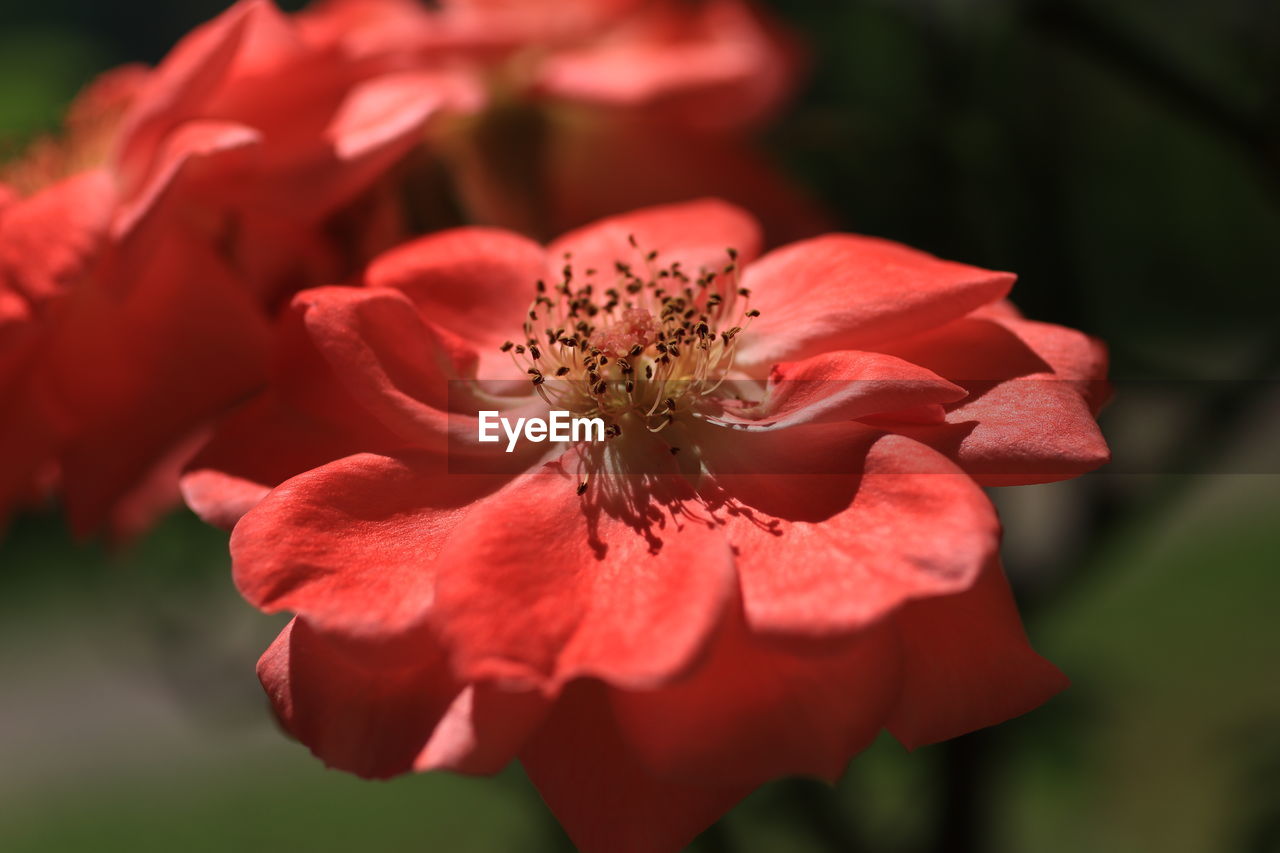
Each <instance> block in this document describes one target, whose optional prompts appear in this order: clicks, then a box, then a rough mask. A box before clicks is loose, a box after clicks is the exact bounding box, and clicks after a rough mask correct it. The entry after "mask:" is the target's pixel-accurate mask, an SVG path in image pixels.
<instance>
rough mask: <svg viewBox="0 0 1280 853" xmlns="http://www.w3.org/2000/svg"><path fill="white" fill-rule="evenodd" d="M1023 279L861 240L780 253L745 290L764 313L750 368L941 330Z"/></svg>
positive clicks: (750, 340) (759, 267) (756, 269)
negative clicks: (1015, 278) (1014, 281)
mask: <svg viewBox="0 0 1280 853" xmlns="http://www.w3.org/2000/svg"><path fill="white" fill-rule="evenodd" d="M1013 280H1014V277H1013V276H1012V275H1010V274H1008V273H1000V272H990V271H988V270H982V269H978V268H976V267H970V266H965V265H964V264H957V263H952V262H950V261H944V260H940V259H938V258H935V257H933V256H932V255H927V254H925V253H924V252H918V251H916V250H915V249H911V248H908V247H906V246H902V245H900V244H898V243H891V242H889V241H887V240H880V239H877V238H874V237H860V236H857V235H853V234H830V235H827V236H825V237H817V238H815V239H812V240H806V241H803V242H800V243H794V244H792V245H790V246H786V247H784V248H782V249H778V250H776V251H774V252H771V253H770V254H769V255H768V256H766V257H764V258H761V259H760V260H759V261H758V262H756V263H755V264H752V265H751V266H749V267H748V268H747V270H746V274H745V275H744V277H743V282H742V283H743V285H744V286H745V287H747V288H748V289H749V290H750V291H751V306H752V307H753V308H756V309H759V311H760V312H761V316H760V317H759V318H758V319H757V320H756V321H755V322H754V323H753V324H752V326H751V328H750V330H749V331H748V332H747V333H744V335H743V337H742V342H741V344H740V346H739V350H738V362H739V363H740V364H742V365H744V366H745V365H751V364H755V365H761V366H768V365H771V364H774V363H776V362H779V361H784V360H794V359H801V358H807V357H808V356H811V355H815V354H818V353H821V352H826V351H829V350H842V349H876V348H877V346H876V345H878V344H882V343H884V342H886V341H892V340H894V339H895V338H900V337H902V336H905V335H910V334H914V333H917V332H922V331H925V330H928V329H931V328H934V327H936V326H941V325H943V324H944V323H947V322H949V321H951V320H954V319H956V318H958V317H962V316H964V315H965V314H967V313H969V312H970V311H972V310H974V309H975V308H977V307H979V306H981V305H985V304H986V303H988V302H993V301H995V300H997V299H1000V298H1001V297H1003V296H1004V295H1005V294H1006V293H1008V292H1009V288H1010V287H1011V286H1012V285H1013Z"/></svg>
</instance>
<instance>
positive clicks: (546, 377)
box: [502, 238, 760, 454]
mask: <svg viewBox="0 0 1280 853" xmlns="http://www.w3.org/2000/svg"><path fill="white" fill-rule="evenodd" d="M629 242H630V243H631V247H632V249H633V250H634V251H633V256H632V258H629V259H622V258H620V259H618V260H617V261H615V263H614V264H613V267H612V268H610V269H608V270H605V271H602V270H600V269H597V268H585V269H577V268H576V267H575V266H574V262H573V258H572V256H569V255H566V256H565V258H564V264H563V267H562V269H561V278H560V280H559V281H556V282H552V281H539V282H536V283H535V284H534V285H533V287H532V290H533V301H532V303H531V304H530V306H529V310H528V312H527V314H526V317H527V319H526V320H525V322H524V326H523V329H522V334H521V336H520V338H518V339H517V341H522V343H519V342H509V343H507V344H504V345H503V347H502V350H503V351H504V352H507V353H508V354H510V355H511V357H512V359H513V360H514V361H515V364H516V366H517V367H519V368H520V370H521V371H522V372H525V373H526V374H527V375H528V376H529V377H530V381H531V382H532V384H533V387H534V390H535V391H537V393H538V394H540V395H541V396H542V397H543V398H544V399H545V400H546V401H547V403H548V404H550V405H551V406H552V407H553V408H557V409H564V410H567V411H570V412H573V413H574V414H575V415H578V416H581V417H591V418H594V417H599V418H602V419H604V421H605V423H606V425H607V426H606V435H607V436H608V437H609V438H610V439H618V438H620V437H621V436H622V435H624V424H625V425H629V426H627V430H626V432H629V431H630V430H631V429H632V428H636V429H642V430H647V431H648V432H650V433H657V432H661V431H663V430H665V429H667V428H668V427H670V426H671V424H673V423H675V422H677V421H679V420H681V419H684V418H693V417H697V416H698V412H699V410H700V407H699V406H698V405H697V403H698V400H699V398H701V397H705V396H707V395H709V394H711V393H712V392H714V391H715V390H716V389H717V388H718V387H719V386H720V385H721V384H722V383H723V382H724V381H725V379H726V378H727V377H728V376H729V374H730V372H731V371H732V369H733V363H734V357H735V354H736V351H737V347H738V342H739V339H740V336H741V334H742V333H743V332H745V331H746V329H747V327H748V326H750V324H751V321H752V320H753V319H754V318H755V317H758V316H759V314H760V312H759V311H757V310H755V309H753V308H751V307H750V304H749V302H750V293H749V291H747V290H746V289H745V288H743V287H741V285H740V282H739V278H740V275H739V263H738V253H737V252H736V251H734V250H733V249H729V250H727V251H726V253H725V261H724V263H723V264H722V265H720V266H710V267H704V268H702V269H700V270H698V271H696V272H695V271H692V270H687V269H685V268H684V267H683V266H682V264H681V263H680V262H678V261H675V262H671V263H664V262H663V261H662V256H661V253H660V251H659V250H656V249H652V248H647V247H642V246H640V245H639V243H638V242H637V241H636V240H635V239H634V238H630V239H629ZM535 361H536V362H537V363H536V364H534V362H535ZM671 452H672V453H673V454H674V453H677V452H678V449H676V448H673V449H672V451H671Z"/></svg>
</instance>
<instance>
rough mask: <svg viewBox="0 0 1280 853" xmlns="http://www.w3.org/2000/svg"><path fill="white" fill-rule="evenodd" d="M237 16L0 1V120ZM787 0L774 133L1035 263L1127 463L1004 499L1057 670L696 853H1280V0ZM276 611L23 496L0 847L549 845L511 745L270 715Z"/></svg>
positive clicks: (177, 556) (875, 213) (552, 834)
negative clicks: (789, 90) (942, 735)
mask: <svg viewBox="0 0 1280 853" xmlns="http://www.w3.org/2000/svg"><path fill="white" fill-rule="evenodd" d="M225 5H226V4H225V3H222V2H216V0H199V2H185V3H174V2H161V0H150V2H138V0H132V1H131V2H116V3H103V2H89V0H78V1H77V2H73V0H44V2H39V3H20V4H19V3H15V2H13V0H0V145H5V144H7V145H9V146H10V148H11V150H12V149H15V148H17V147H18V146H20V145H21V143H22V142H23V141H24V140H26V139H29V138H30V137H31V136H32V135H33V134H35V133H38V132H41V131H46V130H51V129H54V128H55V127H56V125H57V122H58V119H59V116H60V114H61V111H62V110H63V109H64V108H65V105H66V104H67V102H68V101H69V99H70V98H71V97H72V96H73V95H74V93H75V92H76V90H77V89H78V88H79V87H80V86H81V85H83V84H84V83H85V82H87V81H88V79H90V77H91V76H92V75H93V74H94V73H96V72H98V71H100V70H103V69H105V68H108V67H110V66H112V65H114V64H117V63H120V62H124V61H137V60H142V61H148V62H154V61H156V60H158V59H159V58H160V57H161V56H163V54H164V52H165V51H166V50H167V49H168V48H169V47H170V46H171V45H172V44H173V42H174V41H176V40H177V39H178V38H179V37H180V36H181V35H182V34H183V33H184V32H186V31H187V30H188V29H189V28H190V27H191V26H192V25H194V24H195V23H197V22H199V21H202V20H204V19H207V18H208V17H210V16H212V15H214V14H216V13H217V12H219V11H221V9H222V8H224V7H225ZM297 5H298V4H296V3H290V4H286V6H287V7H293V8H296V6H297ZM768 5H770V6H771V7H773V8H774V9H775V10H776V12H777V13H778V14H779V15H781V16H782V17H784V18H785V19H787V20H789V21H790V22H791V23H792V24H793V25H794V26H795V27H796V28H798V29H799V30H800V31H801V32H802V33H803V34H804V35H805V37H806V38H807V39H808V40H809V41H810V43H811V44H812V46H813V49H814V53H815V63H814V68H813V73H812V76H811V80H810V83H809V85H808V87H807V88H806V90H805V92H804V94H803V96H802V97H801V98H800V99H799V100H798V101H797V103H796V105H795V106H794V108H793V109H792V110H790V111H789V112H788V113H787V114H786V115H785V116H784V117H783V118H782V119H781V120H780V121H779V122H778V124H777V126H776V127H775V128H774V129H773V130H772V131H771V132H770V133H769V135H768V136H767V138H766V139H765V140H764V141H765V143H766V144H767V145H768V146H769V147H770V148H771V149H773V150H774V151H775V152H776V154H777V155H778V156H779V157H780V158H781V159H782V160H783V161H784V162H785V163H787V164H788V166H789V167H790V168H791V169H792V171H793V172H794V173H795V175H796V176H797V177H798V178H799V179H800V180H802V181H804V182H805V183H806V184H807V185H809V186H810V187H811V188H812V190H813V191H814V192H815V193H816V194H818V195H819V196H820V197H821V198H822V199H824V200H825V201H826V202H827V203H828V204H829V205H830V206H831V207H832V208H833V209H834V210H835V211H836V212H837V213H838V215H839V217H840V219H841V221H842V225H843V226H844V227H846V228H848V229H850V230H858V231H863V232H866V233H873V234H879V235H884V236H888V237H892V238H894V239H898V240H902V241H904V242H907V243H911V244H914V245H917V246H920V247H922V248H925V249H928V250H930V251H933V252H936V253H938V254H941V255H944V256H947V257H953V258H956V259H959V260H964V261H967V262H970V263H974V264H978V265H982V266H987V267H993V268H1000V269H1011V270H1015V271H1017V272H1018V273H1019V274H1020V276H1021V278H1020V282H1019V284H1018V286H1017V287H1016V288H1015V291H1014V297H1015V300H1016V301H1017V303H1018V304H1019V305H1020V306H1021V307H1022V308H1023V310H1024V311H1026V313H1027V314H1029V315H1030V316H1031V317H1033V318H1035V319H1042V320H1047V321H1052V322H1059V323H1064V324H1067V325H1071V326H1075V327H1078V328H1081V329H1084V330H1086V331H1089V332H1091V333H1092V334H1095V335H1098V336H1100V337H1102V338H1104V339H1105V340H1106V341H1107V342H1108V344H1109V345H1110V346H1111V349H1112V354H1113V359H1114V363H1113V375H1114V376H1115V377H1117V378H1118V380H1119V381H1118V383H1117V385H1118V389H1119V395H1118V397H1117V401H1116V403H1115V404H1114V405H1113V406H1112V408H1111V409H1110V410H1109V411H1108V413H1107V414H1106V415H1105V417H1104V426H1105V428H1106V430H1107V432H1108V436H1109V437H1110V439H1111V440H1112V442H1113V445H1114V447H1115V451H1116V455H1117V464H1116V466H1115V468H1114V469H1113V473H1106V472H1101V473H1098V474H1094V475H1091V476H1089V477H1086V478H1084V479H1083V480H1080V481H1075V482H1071V483H1065V484H1057V485H1051V486H1040V487H1033V488H1023V489H1016V490H1012V491H1007V492H1003V493H998V494H996V496H995V497H996V498H997V500H998V501H999V503H1000V506H1001V511H1002V514H1003V517H1004V519H1005V522H1006V527H1007V532H1006V557H1007V565H1008V569H1009V572H1010V575H1011V576H1012V578H1013V580H1014V583H1015V586H1016V588H1017V590H1018V593H1019V598H1020V600H1021V601H1022V603H1023V605H1024V611H1025V612H1026V614H1027V621H1028V629H1029V631H1030V633H1031V636H1032V639H1033V641H1034V642H1035V644H1036V645H1037V647H1038V648H1039V649H1040V650H1041V651H1042V652H1043V653H1045V654H1046V655H1047V656H1048V657H1050V658H1051V659H1052V660H1054V661H1055V662H1057V663H1058V664H1059V665H1061V666H1062V667H1063V668H1064V669H1065V670H1066V671H1067V673H1068V675H1070V676H1071V677H1072V679H1073V681H1074V682H1075V684H1074V687H1073V688H1072V689H1071V690H1070V691H1068V692H1067V693H1065V694H1064V695H1062V696H1060V697H1058V698H1057V699H1054V700H1053V701H1052V702H1050V703H1049V704H1048V705H1047V706H1046V707H1044V708H1043V709H1041V710H1039V711H1037V712H1035V713H1033V714H1031V715H1029V716H1027V717H1025V718H1023V719H1020V720H1018V721H1015V722H1013V723H1010V724H1007V725H1004V726H1000V727H997V728H995V729H992V730H988V731H986V732H982V733H978V734H976V735H973V736H970V737H967V738H962V739H960V740H958V741H955V742H953V743H951V744H948V745H944V746H939V747H931V748H927V749H923V750H920V751H918V752H916V753H914V754H908V753H906V752H905V751H904V750H902V749H901V748H900V747H898V746H897V745H896V744H894V743H893V742H892V741H890V740H888V739H884V740H882V741H881V742H879V743H877V744H876V746H874V747H873V748H872V749H871V750H870V751H869V752H868V753H867V754H866V755H864V756H863V757H861V758H859V759H858V760H857V761H855V762H854V764H853V765H852V766H851V769H850V771H849V773H848V774H847V775H846V778H845V779H844V780H843V781H842V783H841V784H840V785H839V786H838V787H837V788H836V789H834V790H831V789H828V788H827V787H825V786H823V785H819V784H817V783H811V782H805V781H784V782H780V783H776V784H773V785H770V786H767V787H765V788H763V789H762V790H760V791H759V792H757V793H756V794H755V795H754V796H753V797H751V798H750V799H749V800H748V801H747V802H746V804H744V805H743V806H742V807H740V808H739V809H737V810H736V811H735V812H733V813H732V814H731V815H730V816H729V817H728V818H726V819H725V820H724V821H722V822H721V824H720V825H719V826H718V827H717V828H715V829H714V830H712V831H711V832H709V833H708V834H707V835H705V836H704V837H703V838H702V839H700V840H699V842H698V846H699V848H700V849H702V850H705V851H729V850H732V851H739V850H741V851H801V853H804V852H805V851H836V850H840V851H845V850H850V851H856V850H868V851H890V853H894V851H904V853H905V851H931V850H958V851H963V850H971V851H1036V853H1039V851H1048V853H1054V851H1063V853H1074V851H1080V850H1100V851H1147V850H1159V851H1162V853H1178V851H1187V853H1199V851H1205V853H1216V851H1242V853H1252V852H1253V851H1257V853H1270V851H1277V850H1280V667H1278V666H1277V662H1278V661H1280V628H1278V627H1277V626H1278V625H1280V524H1278V523H1277V522H1278V521H1280V509H1278V508H1280V477H1277V476H1275V475H1274V474H1268V473H1266V472H1276V471H1280V467H1278V465H1277V459H1278V454H1277V446H1276V445H1277V442H1276V440H1275V436H1276V435H1277V432H1278V431H1280V394H1277V393H1276V391H1277V388H1280V386H1277V385H1276V384H1275V383H1274V382H1268V381H1249V382H1238V381H1237V382H1226V381H1221V380H1228V379H1235V380H1275V379H1276V378H1277V377H1278V376H1280V364H1278V362H1280V352H1278V350H1280V345H1278V335H1277V329H1280V322H1278V321H1280V4H1277V3H1275V2H1271V0H1223V2H1210V0H1201V2H1192V1H1191V0H1130V2H1124V3H1105V2H1102V0H1059V2H1039V3H1037V2H1012V1H1011V0H991V2H978V0H840V2H831V0H775V2H772V3H770V4H768ZM3 150H4V148H0V151H3ZM1138 380H1143V381H1141V382H1139V381H1138ZM1151 380H1157V381H1154V382H1153V381H1151ZM1165 380H1178V381H1177V382H1165ZM1134 471H1142V472H1149V473H1143V474H1141V475H1140V474H1135V473H1131V472H1134ZM1117 472H1125V473H1117ZM1162 472H1163V473H1162ZM278 626H279V622H278V621H277V620H274V619H272V618H270V617H264V616H261V615H259V614H257V613H256V612H254V611H252V610H251V609H250V608H249V607H248V606H247V605H244V604H243V603H241V602H240V601H239V599H238V598H237V597H236V595H235V592H234V590H233V589H232V588H231V585H230V582H229V578H228V573H227V560H226V556H225V536H224V535H223V534H220V533H218V532H216V531H212V530H209V529H206V528H204V527H203V526H202V525H200V524H199V523H198V522H197V521H195V520H194V519H193V518H191V517H190V516H189V515H187V514H184V513H179V514H176V515H175V516H173V517H172V518H171V519H169V520H168V521H167V522H165V523H164V524H163V525H161V527H160V528H159V529H158V530H157V531H156V532H154V533H153V534H152V535H151V536H149V537H148V538H146V539H145V540H143V541H142V542H140V543H138V544H136V545H135V546H133V547H131V548H130V549H128V550H126V551H124V552H122V553H114V554H109V553H108V552H106V551H105V550H104V549H103V548H101V547H100V546H97V545H94V544H92V543H90V544H82V545H75V544H72V543H71V542H70V540H69V537H68V536H67V534H66V533H65V530H64V529H63V527H62V525H61V523H60V522H59V521H58V520H57V518H56V516H54V515H43V514H34V515H30V516H27V517H24V518H22V519H20V520H19V521H18V522H17V523H16V524H15V526H14V528H13V529H12V531H11V532H10V534H9V536H8V538H7V539H6V540H5V541H3V542H0V848H2V849H4V850H6V851H19V850H20V851H28V850H30V851H62V850H117V849H119V850H131V851H153V850H154V851H170V850H175V849H184V850H194V851H204V850H208V851H222V850H228V849H249V850H266V849H286V850H292V849H302V848H306V849H309V850H313V851H328V850H333V851H339V850H349V849H353V848H357V847H358V848H362V849H366V848H367V849H383V850H393V851H399V850H406V851H408V850H432V849H438V850H448V851H508V850H519V851H523V850H548V851H550V850H557V849H563V848H564V846H565V844H566V842H565V841H564V839H563V837H562V836H561V835H560V834H559V831H558V830H557V829H556V828H555V826H554V824H553V823H552V822H551V820H550V818H549V817H547V816H546V815H545V813H544V811H543V810H542V808H541V805H540V803H539V802H538V799H537V796H536V794H535V793H534V792H533V790H532V788H531V787H530V786H529V784H528V783H527V782H526V781H525V780H524V778H523V776H521V774H520V773H519V770H518V768H517V769H513V770H511V771H509V772H507V773H506V774H504V775H503V776H501V777H500V778H499V779H498V780H472V779H462V778H457V777H451V776H443V775H442V776H430V777H415V778H408V779H402V780H398V781H395V782H391V783H365V782H360V781H358V780H356V779H354V778H350V777H347V776H344V775H341V774H338V773H335V772H331V771H326V770H324V769H323V768H322V766H321V765H320V763H319V762H318V761H316V760H314V759H312V758H311V757H310V756H309V755H308V754H307V753H306V751H305V749H303V748H302V747H299V746H297V745H295V744H291V743H289V742H287V741H285V740H284V739H283V738H282V737H281V736H280V735H279V734H278V733H277V732H276V731H274V729H273V728H272V725H271V723H270V721H269V715H268V713H267V709H266V704H265V701H264V700H263V699H262V698H261V696H260V692H259V689H258V687H257V684H256V682H255V680H254V678H253V675H252V666H253V662H254V660H256V657H257V655H258V653H259V652H260V650H261V649H262V648H264V647H265V645H266V643H267V642H268V641H269V639H270V637H271V636H272V635H273V632H274V630H275V629H276V628H277V627H278Z"/></svg>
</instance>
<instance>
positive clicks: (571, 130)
mask: <svg viewBox="0 0 1280 853" xmlns="http://www.w3.org/2000/svg"><path fill="white" fill-rule="evenodd" d="M585 119H586V116H584V117H583V120H579V121H576V122H573V123H571V124H570V123H565V124H564V125H563V126H562V125H556V124H553V125H551V126H550V128H549V131H550V132H549V136H548V138H547V142H546V158H547V159H546V175H545V177H543V179H542V183H541V186H542V189H541V191H540V195H539V198H540V200H541V202H542V204H544V205H549V207H550V213H549V216H550V218H551V221H552V225H553V229H554V230H557V231H558V230H563V229H565V228H570V227H577V226H579V225H582V224H584V223H589V222H592V221H594V220H597V219H599V218H601V217H604V216H609V215H611V214H613V213H616V212H617V211H619V210H634V209H635V208H637V207H640V206H642V205H652V204H664V203H670V202H677V201H683V200H685V199H696V198H700V197H706V196H714V197H715V198H720V199H724V200H725V201H727V202H729V203H730V204H733V205H737V206H740V207H742V208H743V209H745V210H749V211H752V213H753V214H754V215H755V216H757V217H759V219H760V222H761V223H762V224H763V226H764V237H765V243H766V244H767V245H768V246H776V245H779V244H781V243H785V242H787V241H790V240H796V239H800V238H805V237H812V236H813V235H814V234H821V233H823V232H825V231H829V230H831V227H832V221H831V217H830V215H829V214H828V213H827V212H826V211H824V210H822V208H821V207H820V206H819V205H818V204H817V203H816V202H815V201H814V199H812V198H811V197H809V196H808V195H807V194H806V193H805V192H804V191H803V189H802V188H801V187H799V186H797V185H796V184H795V183H794V182H793V181H791V180H789V179H788V178H787V176H786V175H784V174H783V173H781V172H779V171H778V169H777V166H776V165H775V164H774V163H773V162H771V161H770V160H769V158H767V157H765V156H763V155H762V154H761V153H760V152H758V151H756V150H754V149H753V148H752V147H751V146H750V145H748V144H747V143H746V142H745V141H744V140H743V139H742V138H741V136H740V135H739V134H732V135H729V134H723V133H703V132H698V131H695V130H691V129H687V128H681V127H679V126H674V125H671V124H669V123H666V122H661V123H659V124H658V126H655V122H654V120H653V119H651V118H649V117H647V116H643V115H640V116H637V115H631V114H613V113H610V114H608V115H596V114H593V115H592V116H591V117H590V120H589V121H588V120H585ZM517 221H518V220H517ZM501 224H508V223H506V222H505V221H503V222H502V223H501ZM722 239H723V238H722ZM647 242H649V241H647ZM727 245H729V246H733V247H734V248H737V249H739V250H740V252H742V253H743V255H744V257H750V256H748V255H747V254H746V249H745V248H744V246H745V243H744V242H743V240H742V238H738V239H737V241H736V242H733V243H728V244H727ZM655 247H657V246H656V245H655ZM712 249H713V250H716V251H718V252H720V254H713V255H712V257H711V260H712V261H713V262H715V263H716V264H719V263H721V262H722V258H723V249H724V246H723V245H719V244H713V246H712Z"/></svg>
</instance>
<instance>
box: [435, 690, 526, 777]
mask: <svg viewBox="0 0 1280 853" xmlns="http://www.w3.org/2000/svg"><path fill="white" fill-rule="evenodd" d="M547 709H548V704H547V700H546V699H544V698H543V697H542V696H540V695H539V694H537V693H535V692H513V691H507V690H502V689H500V688H497V687H493V686H490V685H483V684H482V685H474V684H473V685H470V686H468V687H467V688H466V689H465V690H463V691H462V692H461V693H459V694H458V697H457V698H456V699H455V700H454V701H453V704H452V705H450V706H449V710H448V712H447V713H446V714H445V715H444V717H443V718H442V719H441V720H440V724H439V725H437V726H436V730H435V732H434V733H433V734H432V735H431V741H430V742H429V743H428V744H427V745H426V747H425V748H424V749H423V750H422V752H421V753H420V754H419V755H418V757H417V759H416V760H415V761H414V765H413V766H414V769H415V770H418V771H427V770H452V771H454V772H456V773H469V774H473V775H482V776H483V775H489V774H492V773H497V772H498V771H499V770H501V769H502V768H503V767H506V766H507V764H509V763H510V762H511V759H513V758H515V756H516V753H517V752H519V751H520V749H521V748H522V747H523V746H524V744H525V742H526V741H527V740H528V739H529V736H530V735H531V734H532V733H533V732H534V731H535V730H536V729H537V727H538V725H539V724H540V723H541V722H542V720H543V719H544V717H545V716H546V713H547Z"/></svg>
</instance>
